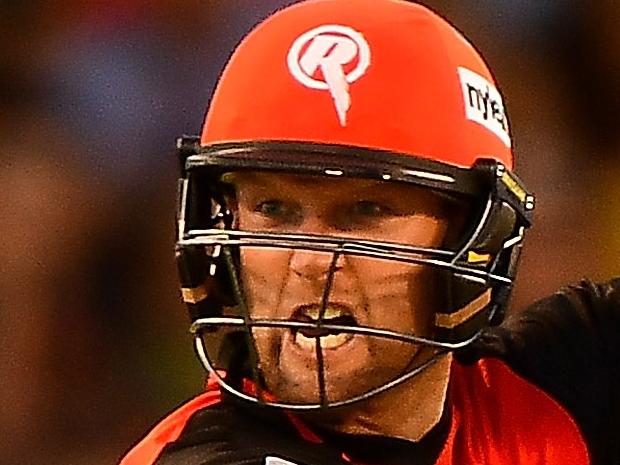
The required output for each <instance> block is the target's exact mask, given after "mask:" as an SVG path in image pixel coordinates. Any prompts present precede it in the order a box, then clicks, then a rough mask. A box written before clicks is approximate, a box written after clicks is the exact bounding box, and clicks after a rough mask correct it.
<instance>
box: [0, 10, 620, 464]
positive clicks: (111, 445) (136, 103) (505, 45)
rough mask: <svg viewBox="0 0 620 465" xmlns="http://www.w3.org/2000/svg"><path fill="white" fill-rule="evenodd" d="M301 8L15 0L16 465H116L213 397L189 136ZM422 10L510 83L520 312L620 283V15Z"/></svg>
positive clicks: (4, 56)
mask: <svg viewBox="0 0 620 465" xmlns="http://www.w3.org/2000/svg"><path fill="white" fill-rule="evenodd" d="M290 3H294V2H293V1H288V2H287V1H283V0H281V1H278V0H261V1H258V0H255V1H254V0H225V1H224V0H219V1H209V0H202V1H198V0H184V1H180V0H148V1H147V0H62V1H58V2H44V1H41V0H21V1H11V0H0V31H1V34H0V187H1V189H0V213H1V215H0V218H1V220H0V337H1V340H0V341H1V342H0V344H1V345H0V464H2V465H30V464H40V463H45V464H46V465H67V464H80V465H84V464H89V465H107V464H114V463H116V462H117V460H118V459H119V457H120V456H121V455H122V454H123V453H124V451H125V450H126V449H127V448H128V447H129V446H130V445H131V444H132V443H133V442H134V441H136V440H137V439H138V438H139V437H140V436H141V435H142V434H143V433H144V432H145V431H146V430H147V428H148V427H149V426H150V425H152V424H153V423H154V422H155V421H156V420H157V419H158V418H160V417H161V416H162V415H164V414H165V413H166V412H167V411H169V410H170V409H171V408H172V407H174V406H175V405H176V404H178V403H180V402H182V401H183V400H184V399H186V398H187V397H189V396H191V395H192V394H194V393H196V392H198V391H199V390H200V389H201V384H202V377H203V375H202V371H201V369H200V368H199V366H198V363H197V362H195V361H194V356H193V353H192V349H191V341H190V338H189V336H188V334H187V318H186V315H185V313H184V308H183V307H182V305H181V304H180V303H179V297H178V295H179V293H178V290H177V283H176V276H175V268H174V262H173V235H174V233H173V221H174V203H175V189H176V186H175V180H176V174H177V173H176V160H175V159H174V154H173V145H174V139H175V137H176V136H177V135H181V134H183V133H189V134H193V133H197V132H198V131H199V129H200V125H201V123H202V119H203V114H204V109H205V108H206V106H207V104H208V102H209V99H210V96H211V92H212V89H213V86H214V83H215V81H216V78H217V75H218V74H219V72H220V70H221V69H222V67H223V65H224V63H225V61H226V59H227V57H228V56H229V54H230V53H231V51H232V49H233V47H234V45H235V44H236V43H237V42H238V41H239V40H240V38H241V37H242V36H243V35H244V33H245V32H246V31H248V30H249V29H250V28H251V27H252V26H253V25H254V24H255V23H256V22H257V21H259V20H260V19H261V18H263V17H265V16H266V15H268V14H269V13H270V12H272V11H274V10H275V9H277V8H278V7H281V6H283V5H285V4H290ZM425 3H426V4H428V5H430V6H432V7H433V8H434V9H436V10H437V11H438V12H440V13H442V14H443V15H444V16H446V17H447V18H449V19H450V20H451V21H452V22H454V23H455V24H456V25H457V26H458V27H459V28H460V29H461V30H462V31H463V32H465V34H466V35H467V36H468V37H469V38H470V39H471V40H472V41H473V42H474V43H475V44H477V46H478V48H479V49H480V50H481V51H482V52H483V55H484V56H485V57H486V58H487V60H488V62H489V63H490V65H491V67H492V69H493V70H494V71H495V74H496V76H497V78H498V80H499V83H500V86H501V88H502V90H503V93H504V95H505V99H506V101H507V106H508V111H509V115H510V117H511V123H512V133H513V136H514V139H515V144H516V153H517V156H518V172H519V173H520V175H521V177H522V178H523V179H524V180H525V181H526V183H527V185H528V186H529V188H530V189H531V190H533V191H534V192H535V193H537V195H538V210H537V215H536V220H537V222H536V225H535V227H534V228H533V230H532V231H531V233H530V234H529V238H528V241H527V242H526V244H527V246H526V250H525V256H524V262H523V266H522V268H521V271H520V275H519V279H518V283H517V287H516V291H515V296H514V299H513V304H512V311H518V309H519V308H522V307H523V306H525V305H526V304H527V303H529V302H531V301H533V300H534V299H536V298H538V297H541V296H544V295H545V294H547V293H550V292H552V291H553V290H555V289H557V288H558V287H560V286H561V285H564V284H566V283H569V282H574V281H577V280H579V279H581V278H582V277H584V276H588V277H592V278H595V279H605V278H607V277H610V276H612V275H614V274H619V273H620V263H619V261H618V257H619V256H620V227H619V226H620V192H619V191H620V186H619V185H618V182H617V179H618V178H619V177H620V158H619V155H620V130H619V125H620V124H619V123H620V114H619V113H620V28H619V27H618V24H619V23H620V5H619V4H618V3H617V2H614V1H612V0H609V1H605V0H563V1H551V0H549V1H541V0H446V1H428V2H425ZM248 78H249V79H251V76H249V77H248Z"/></svg>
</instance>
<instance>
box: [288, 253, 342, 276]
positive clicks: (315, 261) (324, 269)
mask: <svg viewBox="0 0 620 465" xmlns="http://www.w3.org/2000/svg"><path fill="white" fill-rule="evenodd" d="M334 253H335V252H315V251H311V250H293V252H292V254H293V255H292V257H291V262H290V268H291V271H292V272H293V273H294V274H295V275H297V276H299V277H300V278H303V279H306V280H308V281H314V282H319V283H322V282H324V281H325V279H326V278H327V276H328V275H329V271H330V268H331V266H332V263H333V261H334V259H335V260H337V262H336V263H335V264H334V267H335V268H334V272H336V271H338V270H340V269H341V266H340V265H339V261H340V260H338V257H334Z"/></svg>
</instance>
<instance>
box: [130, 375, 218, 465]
mask: <svg viewBox="0 0 620 465" xmlns="http://www.w3.org/2000/svg"><path fill="white" fill-rule="evenodd" d="M221 399H222V396H221V393H220V390H219V388H218V386H217V385H216V384H211V383H209V385H208V387H207V390H206V391H205V392H204V393H202V394H200V395H198V396H196V397H194V398H193V399H191V400H190V401H188V402H186V403H185V404H183V405H182V406H181V407H179V408H177V409H176V410H174V411H173V412H172V413H170V414H169V415H167V416H166V417H165V418H164V419H163V420H161V421H160V422H159V423H157V425H156V426H155V427H153V428H152V429H151V431H150V432H149V433H148V434H147V435H146V436H145V437H144V438H143V439H142V440H141V441H140V442H138V443H137V444H136V445H135V446H133V447H132V448H131V450H130V451H129V452H128V453H127V454H126V455H125V457H124V458H123V459H122V460H121V462H120V465H151V464H154V463H155V462H156V461H157V459H158V457H159V456H160V455H161V453H162V451H163V450H164V449H165V448H166V447H168V446H169V444H171V443H173V442H174V441H176V440H178V439H179V438H180V437H181V435H182V433H183V432H184V430H185V429H186V427H187V425H188V423H189V422H190V420H191V419H192V418H193V417H194V416H195V415H196V414H197V413H198V412H200V411H202V410H204V409H206V408H208V407H213V406H215V405H217V404H219V403H221Z"/></svg>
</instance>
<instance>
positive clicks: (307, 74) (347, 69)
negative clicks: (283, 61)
mask: <svg viewBox="0 0 620 465" xmlns="http://www.w3.org/2000/svg"><path fill="white" fill-rule="evenodd" d="M369 64H370V48H369V47H368V42H366V39H364V36H362V34H360V33H359V32H356V31H354V30H353V29H351V28H350V27H347V26H338V25H325V26H320V27H317V28H315V29H312V30H311V31H308V32H306V33H304V34H302V35H301V36H299V37H298V38H297V40H295V42H294V43H293V46H292V47H291V49H290V50H289V52H288V67H289V69H290V70H291V73H292V74H293V76H295V79H297V80H298V81H299V82H301V83H302V84H303V85H305V86H307V87H310V88H311V89H321V90H329V92H330V94H331V96H332V98H333V99H334V104H335V105H336V111H337V112H338V119H339V120H340V124H341V125H342V126H346V124H347V111H348V110H349V107H350V106H351V96H350V95H349V84H351V83H352V82H355V81H356V80H358V79H359V78H360V77H361V76H362V75H363V74H364V73H365V72H366V69H367V68H368V65H369ZM319 70H320V71H321V72H322V76H321V75H320V74H319V73H318V71H319Z"/></svg>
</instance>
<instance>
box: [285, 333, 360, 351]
mask: <svg viewBox="0 0 620 465" xmlns="http://www.w3.org/2000/svg"><path fill="white" fill-rule="evenodd" d="M351 337H352V335H351V334H346V333H341V334H330V335H329V336H322V337H321V348H323V349H335V348H337V347H340V346H341V345H343V344H344V343H345V342H347V341H348V340H349V339H351ZM295 344H297V345H298V346H300V347H301V348H302V349H306V350H314V349H315V348H316V338H314V337H306V336H304V335H303V334H301V333H300V332H299V331H298V332H297V334H295Z"/></svg>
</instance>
